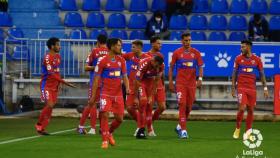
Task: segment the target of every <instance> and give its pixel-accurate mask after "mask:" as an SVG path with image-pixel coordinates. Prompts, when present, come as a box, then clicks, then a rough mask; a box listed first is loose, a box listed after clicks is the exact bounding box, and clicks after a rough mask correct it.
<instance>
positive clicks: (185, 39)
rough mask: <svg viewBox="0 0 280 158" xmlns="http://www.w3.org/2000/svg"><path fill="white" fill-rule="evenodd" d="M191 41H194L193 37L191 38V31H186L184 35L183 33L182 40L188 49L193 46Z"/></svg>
mask: <svg viewBox="0 0 280 158" xmlns="http://www.w3.org/2000/svg"><path fill="white" fill-rule="evenodd" d="M191 41H192V38H191V34H190V33H189V32H184V33H183V34H182V35H181V42H182V45H183V47H185V48H186V49H188V48H190V46H191Z"/></svg>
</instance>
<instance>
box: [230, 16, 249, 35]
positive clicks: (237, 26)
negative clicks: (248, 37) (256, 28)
mask: <svg viewBox="0 0 280 158" xmlns="http://www.w3.org/2000/svg"><path fill="white" fill-rule="evenodd" d="M229 29H230V30H237V31H241V30H247V29H248V25H247V21H246V18H245V17H244V16H241V15H234V16H232V17H231V18H230V20H229Z"/></svg>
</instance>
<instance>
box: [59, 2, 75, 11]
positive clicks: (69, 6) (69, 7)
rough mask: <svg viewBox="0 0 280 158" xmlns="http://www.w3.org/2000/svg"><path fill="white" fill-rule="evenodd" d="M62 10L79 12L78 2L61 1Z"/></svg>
mask: <svg viewBox="0 0 280 158" xmlns="http://www.w3.org/2000/svg"><path fill="white" fill-rule="evenodd" d="M59 8H60V10H64V11H77V10H78V9H77V5H76V0H60V1H59Z"/></svg>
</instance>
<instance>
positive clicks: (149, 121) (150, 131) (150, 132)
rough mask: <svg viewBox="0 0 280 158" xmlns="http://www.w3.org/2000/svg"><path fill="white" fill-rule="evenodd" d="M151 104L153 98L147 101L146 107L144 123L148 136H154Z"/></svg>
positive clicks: (152, 103) (152, 104)
mask: <svg viewBox="0 0 280 158" xmlns="http://www.w3.org/2000/svg"><path fill="white" fill-rule="evenodd" d="M153 106H154V99H153V101H152V102H151V103H148V104H147V107H146V123H147V129H148V136H155V133H154V130H153V125H152V117H153Z"/></svg>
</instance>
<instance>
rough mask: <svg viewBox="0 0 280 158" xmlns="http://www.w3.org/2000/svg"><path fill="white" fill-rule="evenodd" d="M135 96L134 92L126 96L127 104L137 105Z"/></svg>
mask: <svg viewBox="0 0 280 158" xmlns="http://www.w3.org/2000/svg"><path fill="white" fill-rule="evenodd" d="M134 98H135V95H134V94H129V95H127V96H126V101H125V105H126V106H136V105H135V104H134Z"/></svg>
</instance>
